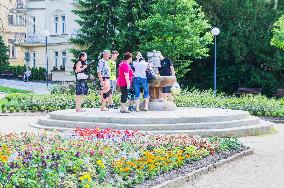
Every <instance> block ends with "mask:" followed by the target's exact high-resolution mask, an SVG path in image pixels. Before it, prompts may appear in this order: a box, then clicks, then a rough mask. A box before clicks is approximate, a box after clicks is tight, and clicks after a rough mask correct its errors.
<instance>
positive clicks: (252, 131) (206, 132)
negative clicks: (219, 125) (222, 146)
mask: <svg viewBox="0 0 284 188" xmlns="http://www.w3.org/2000/svg"><path fill="white" fill-rule="evenodd" d="M273 126H274V124H273V123H271V122H266V121H261V122H260V123H259V124H255V125H250V126H244V127H233V128H225V129H203V130H201V129H200V130H174V131H169V130H165V131H151V133H152V134H188V135H199V136H202V137H211V136H217V137H244V136H255V135H260V134H265V133H269V132H270V131H271V129H272V128H273Z"/></svg>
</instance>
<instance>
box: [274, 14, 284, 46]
mask: <svg viewBox="0 0 284 188" xmlns="http://www.w3.org/2000/svg"><path fill="white" fill-rule="evenodd" d="M272 32H273V38H272V40H271V45H273V46H276V47H277V48H280V49H282V50H284V15H282V16H281V17H280V18H279V20H277V21H276V22H275V23H274V28H273V30H272Z"/></svg>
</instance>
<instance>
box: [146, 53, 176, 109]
mask: <svg viewBox="0 0 284 188" xmlns="http://www.w3.org/2000/svg"><path fill="white" fill-rule="evenodd" d="M160 55H161V52H159V51H155V50H154V51H153V52H148V54H147V57H148V63H149V64H151V65H152V66H153V70H154V72H156V73H157V72H158V68H159V67H161V63H160ZM175 82H176V77H175V76H159V75H158V74H157V77H156V79H155V80H154V82H153V83H150V88H149V92H150V103H149V110H150V111H174V110H176V109H177V106H176V105H175V104H174V103H173V102H170V101H165V100H164V99H162V95H161V94H162V88H163V87H166V86H172V85H173V84H174V83H175ZM142 106H143V104H142Z"/></svg>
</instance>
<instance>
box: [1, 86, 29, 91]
mask: <svg viewBox="0 0 284 188" xmlns="http://www.w3.org/2000/svg"><path fill="white" fill-rule="evenodd" d="M0 92H4V93H32V92H31V91H28V90H22V89H15V88H10V87H6V86H0Z"/></svg>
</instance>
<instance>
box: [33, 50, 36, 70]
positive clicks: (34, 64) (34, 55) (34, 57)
mask: <svg viewBox="0 0 284 188" xmlns="http://www.w3.org/2000/svg"><path fill="white" fill-rule="evenodd" d="M32 63H33V68H35V67H36V53H35V52H32Z"/></svg>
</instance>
